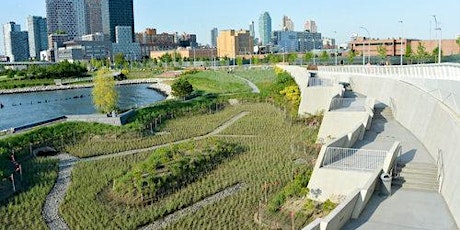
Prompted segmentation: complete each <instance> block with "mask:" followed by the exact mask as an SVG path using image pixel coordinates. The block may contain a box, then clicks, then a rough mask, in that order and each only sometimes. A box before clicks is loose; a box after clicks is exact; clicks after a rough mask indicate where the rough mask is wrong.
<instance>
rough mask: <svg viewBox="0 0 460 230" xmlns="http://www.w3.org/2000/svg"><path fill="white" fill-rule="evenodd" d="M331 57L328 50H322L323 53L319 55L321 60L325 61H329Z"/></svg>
mask: <svg viewBox="0 0 460 230" xmlns="http://www.w3.org/2000/svg"><path fill="white" fill-rule="evenodd" d="M329 58H330V57H329V54H328V53H327V52H326V51H323V52H321V55H320V56H319V60H320V61H321V62H323V63H326V62H328V61H329Z"/></svg>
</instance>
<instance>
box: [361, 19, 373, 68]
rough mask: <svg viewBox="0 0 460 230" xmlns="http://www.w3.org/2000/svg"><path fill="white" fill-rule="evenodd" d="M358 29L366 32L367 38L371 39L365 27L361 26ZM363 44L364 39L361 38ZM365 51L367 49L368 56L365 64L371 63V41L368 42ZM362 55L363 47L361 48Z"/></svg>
mask: <svg viewBox="0 0 460 230" xmlns="http://www.w3.org/2000/svg"><path fill="white" fill-rule="evenodd" d="M360 28H361V29H363V30H365V31H366V32H367V38H368V39H371V34H370V33H369V30H367V29H366V27H364V26H361V27H360ZM363 44H364V37H363ZM367 49H368V55H369V57H368V59H367V62H368V63H371V41H370V40H369V47H367ZM363 54H364V46H363ZM363 64H364V63H363Z"/></svg>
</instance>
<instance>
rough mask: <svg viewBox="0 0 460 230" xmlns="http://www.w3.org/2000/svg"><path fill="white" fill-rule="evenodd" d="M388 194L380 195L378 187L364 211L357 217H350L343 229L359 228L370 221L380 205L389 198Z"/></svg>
mask: <svg viewBox="0 0 460 230" xmlns="http://www.w3.org/2000/svg"><path fill="white" fill-rule="evenodd" d="M387 198H388V196H382V195H380V191H379V190H378V189H376V190H375V192H374V194H372V197H371V199H370V200H369V203H367V205H366V208H364V210H363V212H362V213H361V215H359V217H358V218H357V219H350V220H349V221H348V222H347V223H346V224H345V225H344V226H343V228H342V230H344V229H345V230H351V229H358V228H359V227H360V226H361V225H363V224H365V223H366V222H368V221H369V219H370V218H371V217H372V215H373V214H374V213H375V211H376V210H377V208H378V207H379V205H380V204H381V203H382V202H383V201H384V200H385V199H387Z"/></svg>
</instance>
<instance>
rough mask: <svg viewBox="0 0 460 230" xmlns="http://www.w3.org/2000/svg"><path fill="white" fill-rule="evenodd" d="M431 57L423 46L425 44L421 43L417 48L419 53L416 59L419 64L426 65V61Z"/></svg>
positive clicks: (416, 54) (416, 53)
mask: <svg viewBox="0 0 460 230" xmlns="http://www.w3.org/2000/svg"><path fill="white" fill-rule="evenodd" d="M429 56H430V55H429V54H428V52H426V49H425V46H423V44H422V43H421V42H419V43H418V46H417V51H416V52H415V59H416V60H417V63H419V64H420V63H425V62H426V59H427V58H428V57H429Z"/></svg>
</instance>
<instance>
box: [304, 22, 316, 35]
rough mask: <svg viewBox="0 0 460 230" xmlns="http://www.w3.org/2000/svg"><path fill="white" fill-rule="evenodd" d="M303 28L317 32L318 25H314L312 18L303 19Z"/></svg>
mask: <svg viewBox="0 0 460 230" xmlns="http://www.w3.org/2000/svg"><path fill="white" fill-rule="evenodd" d="M304 30H305V31H307V32H310V33H318V27H317V26H316V22H315V21H313V20H307V21H305V25H304Z"/></svg>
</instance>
